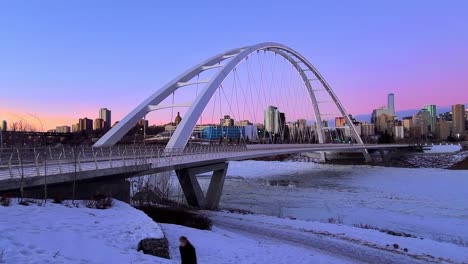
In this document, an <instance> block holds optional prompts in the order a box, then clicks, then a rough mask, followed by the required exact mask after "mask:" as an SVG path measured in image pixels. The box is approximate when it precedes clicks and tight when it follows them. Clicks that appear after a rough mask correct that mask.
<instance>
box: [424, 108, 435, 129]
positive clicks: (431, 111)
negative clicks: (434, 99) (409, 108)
mask: <svg viewBox="0 0 468 264" xmlns="http://www.w3.org/2000/svg"><path fill="white" fill-rule="evenodd" d="M424 109H426V110H427V111H429V114H430V115H431V119H430V120H429V126H430V127H429V131H430V132H435V126H436V121H437V107H436V106H435V105H426V106H424Z"/></svg>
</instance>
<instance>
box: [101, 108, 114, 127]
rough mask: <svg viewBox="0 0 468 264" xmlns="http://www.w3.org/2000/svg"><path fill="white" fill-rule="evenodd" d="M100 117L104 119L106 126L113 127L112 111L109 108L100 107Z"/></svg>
mask: <svg viewBox="0 0 468 264" xmlns="http://www.w3.org/2000/svg"><path fill="white" fill-rule="evenodd" d="M99 118H100V119H102V120H104V127H105V128H110V127H111V125H112V123H111V111H110V110H108V109H107V108H101V109H99Z"/></svg>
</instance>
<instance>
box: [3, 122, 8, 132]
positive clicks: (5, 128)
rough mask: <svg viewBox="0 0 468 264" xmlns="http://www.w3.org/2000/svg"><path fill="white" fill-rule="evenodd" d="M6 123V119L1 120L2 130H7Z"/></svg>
mask: <svg viewBox="0 0 468 264" xmlns="http://www.w3.org/2000/svg"><path fill="white" fill-rule="evenodd" d="M7 125H8V123H7V121H6V120H3V121H2V131H7V130H8V126H7Z"/></svg>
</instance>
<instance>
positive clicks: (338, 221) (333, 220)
mask: <svg viewBox="0 0 468 264" xmlns="http://www.w3.org/2000/svg"><path fill="white" fill-rule="evenodd" d="M327 222H328V223H330V224H337V225H342V224H343V218H341V216H338V218H333V217H330V218H328V219H327Z"/></svg>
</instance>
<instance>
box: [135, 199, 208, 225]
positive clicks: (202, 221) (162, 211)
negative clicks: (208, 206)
mask: <svg viewBox="0 0 468 264" xmlns="http://www.w3.org/2000/svg"><path fill="white" fill-rule="evenodd" d="M137 208H138V209H140V210H141V211H143V212H144V213H146V214H147V215H148V216H149V217H151V218H152V219H153V220H154V221H156V222H158V223H166V224H176V225H183V226H187V227H192V228H197V229H201V230H210V229H211V225H212V223H211V220H210V219H209V218H208V217H206V216H203V215H199V214H197V213H195V212H192V211H189V210H186V209H181V208H170V207H158V206H150V205H145V206H140V207H137Z"/></svg>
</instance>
